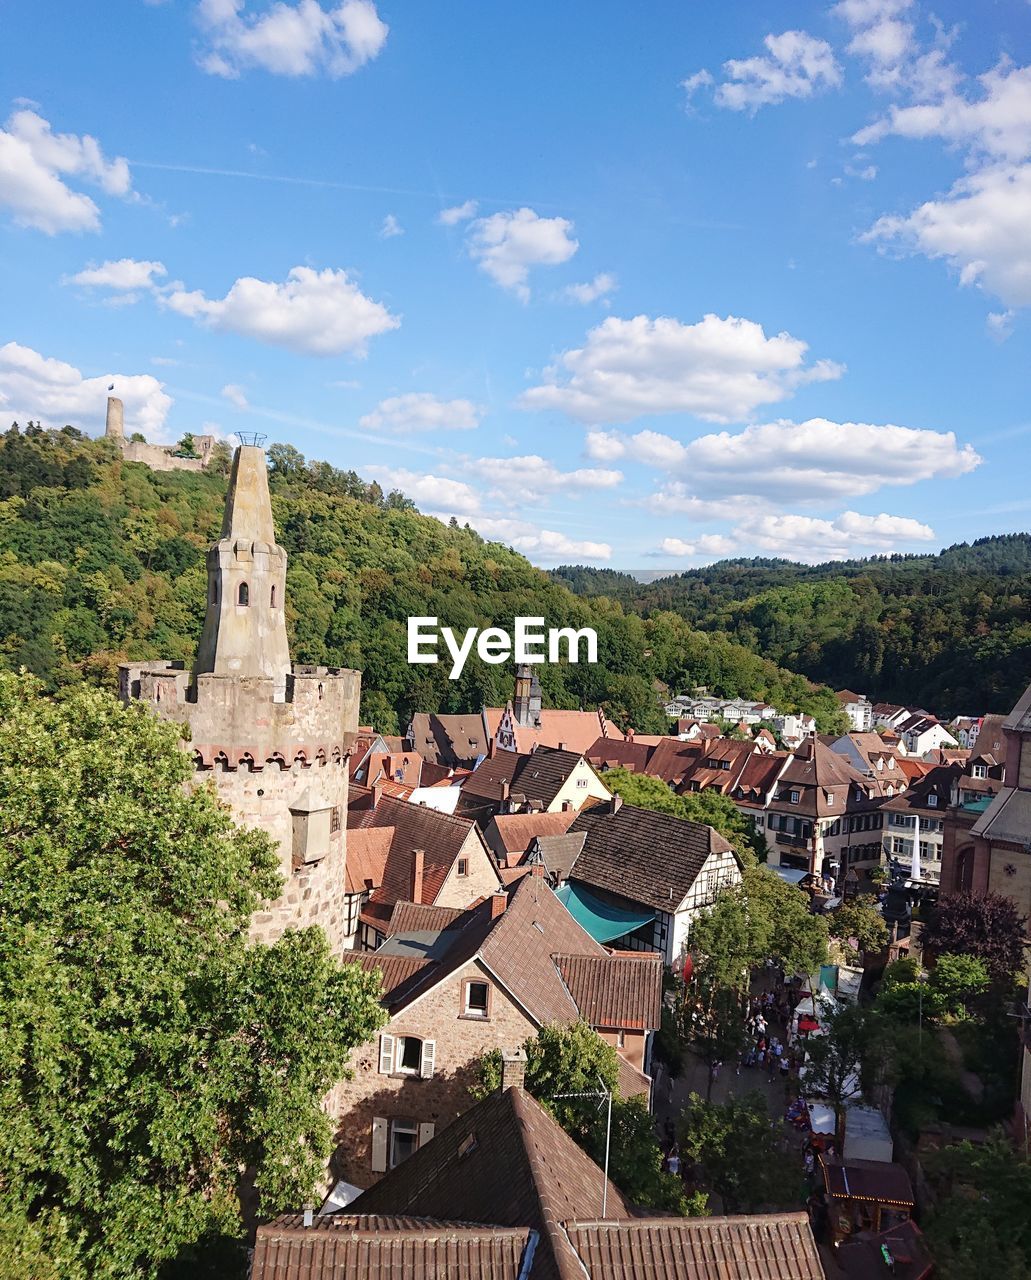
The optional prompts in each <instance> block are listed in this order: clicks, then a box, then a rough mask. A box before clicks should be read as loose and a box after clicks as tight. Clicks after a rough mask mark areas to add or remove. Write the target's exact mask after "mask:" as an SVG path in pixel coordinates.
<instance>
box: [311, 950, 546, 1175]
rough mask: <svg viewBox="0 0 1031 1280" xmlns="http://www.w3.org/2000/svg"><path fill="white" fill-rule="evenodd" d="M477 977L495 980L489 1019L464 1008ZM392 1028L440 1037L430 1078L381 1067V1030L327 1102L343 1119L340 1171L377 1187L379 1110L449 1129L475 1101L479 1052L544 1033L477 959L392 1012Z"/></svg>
mask: <svg viewBox="0 0 1031 1280" xmlns="http://www.w3.org/2000/svg"><path fill="white" fill-rule="evenodd" d="M470 978H473V979H475V980H476V981H478V982H483V981H486V982H488V983H489V985H490V987H491V992H490V1017H489V1020H487V1021H482V1020H475V1019H469V1018H464V1017H462V1016H461V1013H462V1010H463V1009H464V1007H465V1002H464V994H465V983H466V981H468V980H469V979H470ZM384 1030H385V1031H386V1033H387V1034H388V1035H393V1036H404V1035H411V1036H417V1037H419V1038H420V1039H432V1040H434V1041H435V1045H436V1051H435V1064H434V1072H433V1076H432V1078H431V1079H429V1080H421V1079H416V1078H413V1077H411V1076H406V1075H384V1074H381V1073H380V1071H379V1050H380V1037H379V1036H377V1037H376V1038H375V1040H373V1041H371V1042H370V1043H369V1044H367V1045H363V1046H362V1048H361V1049H358V1050H357V1051H356V1052H355V1053H354V1054H353V1055H352V1058H351V1068H352V1070H353V1073H354V1078H353V1079H351V1080H345V1081H343V1082H341V1083H340V1084H338V1085H337V1086H336V1087H335V1088H334V1089H333V1091H332V1093H331V1094H330V1096H329V1099H328V1101H327V1105H328V1108H329V1112H330V1114H331V1115H332V1116H333V1117H334V1119H335V1121H336V1124H337V1134H336V1140H337V1149H336V1152H335V1154H334V1156H333V1160H332V1163H331V1170H332V1176H333V1178H334V1179H339V1178H343V1179H344V1180H345V1181H347V1182H350V1183H352V1184H353V1185H354V1186H357V1187H369V1186H371V1185H372V1184H373V1183H374V1182H376V1181H378V1179H379V1178H380V1177H381V1176H382V1175H381V1174H379V1173H374V1172H373V1170H372V1122H373V1117H374V1116H382V1117H384V1118H385V1119H387V1120H388V1121H390V1120H395V1119H396V1120H410V1121H414V1122H416V1123H419V1124H427V1123H429V1124H433V1125H434V1126H435V1128H436V1130H437V1131H439V1130H440V1129H443V1128H444V1127H445V1126H446V1125H448V1124H450V1123H451V1121H452V1120H454V1119H455V1118H456V1117H457V1116H458V1115H459V1114H460V1113H461V1112H463V1111H465V1110H467V1109H468V1107H470V1106H471V1105H472V1101H473V1100H472V1098H471V1097H470V1094H469V1086H470V1084H471V1083H472V1081H473V1080H474V1079H475V1070H474V1067H475V1063H476V1060H477V1059H478V1058H479V1057H480V1056H481V1055H482V1054H483V1053H486V1052H487V1051H488V1050H490V1049H501V1050H503V1051H511V1050H513V1049H515V1048H517V1047H518V1046H519V1045H521V1044H523V1043H524V1042H525V1041H526V1040H527V1039H528V1038H529V1037H530V1036H532V1035H535V1034H536V1032H537V1025H536V1023H534V1022H532V1021H531V1020H530V1018H529V1017H527V1015H526V1014H525V1013H524V1012H523V1011H522V1010H521V1009H520V1008H519V1007H518V1006H517V1005H516V1004H514V1003H513V1002H512V1001H511V1000H510V999H509V997H508V996H507V995H506V994H505V993H504V991H503V990H502V989H501V988H499V987H498V986H497V985H496V984H494V983H493V982H492V981H491V979H490V977H489V975H488V974H487V971H486V970H485V969H484V968H483V967H482V966H481V965H480V964H479V962H478V961H475V960H473V961H470V963H469V964H468V965H466V966H465V967H464V968H463V969H461V970H457V971H456V972H455V973H453V974H451V975H450V976H449V977H448V978H447V979H446V980H445V981H443V982H441V983H440V984H439V985H438V986H437V987H434V988H433V989H432V990H431V991H429V992H427V993H426V995H424V996H423V997H422V998H421V999H419V1000H417V1001H416V1002H415V1003H414V1004H413V1005H411V1006H410V1007H409V1008H408V1009H405V1010H403V1011H402V1012H401V1013H399V1014H398V1015H397V1016H396V1017H394V1018H392V1019H391V1020H390V1022H389V1024H388V1025H387V1026H386V1027H385V1028H384Z"/></svg>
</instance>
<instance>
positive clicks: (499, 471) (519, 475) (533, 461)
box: [464, 454, 623, 504]
mask: <svg viewBox="0 0 1031 1280" xmlns="http://www.w3.org/2000/svg"><path fill="white" fill-rule="evenodd" d="M464 465H465V468H466V469H467V470H469V471H472V472H473V473H474V474H475V475H478V476H481V477H482V478H483V479H484V480H486V481H487V482H488V483H491V484H496V485H498V486H500V488H499V492H498V496H499V497H501V498H503V499H505V500H507V501H509V502H512V503H515V504H521V503H524V502H527V501H532V500H533V499H534V498H535V497H536V496H540V495H543V494H547V493H557V492H560V491H561V492H574V491H576V490H582V489H612V488H614V487H615V486H616V485H618V484H619V483H620V482H621V481H622V479H623V473H622V472H621V471H610V470H605V469H601V468H597V467H580V468H578V469H576V470H574V471H562V470H561V469H560V468H558V467H556V466H555V464H554V463H553V462H549V461H548V460H547V459H546V458H542V457H540V456H538V455H537V454H525V455H524V456H522V457H518V458H470V459H467V460H466V461H465V463H464Z"/></svg>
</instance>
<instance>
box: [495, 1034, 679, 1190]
mask: <svg viewBox="0 0 1031 1280" xmlns="http://www.w3.org/2000/svg"><path fill="white" fill-rule="evenodd" d="M523 1047H524V1049H525V1051H526V1088H527V1090H528V1091H529V1092H530V1093H531V1094H533V1096H534V1097H535V1098H536V1099H537V1100H538V1101H539V1102H541V1103H543V1105H544V1106H545V1107H547V1109H548V1110H549V1111H550V1112H551V1113H552V1115H553V1116H554V1117H555V1119H556V1120H557V1121H558V1122H559V1124H560V1125H561V1126H562V1128H563V1129H565V1131H566V1132H567V1133H568V1134H569V1135H570V1137H572V1138H574V1139H575V1140H576V1142H577V1143H578V1144H579V1145H580V1146H581V1147H583V1149H584V1150H585V1151H586V1152H587V1154H588V1155H589V1156H590V1157H591V1158H592V1159H593V1160H595V1161H597V1162H598V1163H599V1164H601V1163H602V1162H603V1161H604V1158H605V1128H606V1121H607V1114H606V1112H607V1108H606V1105H605V1103H604V1100H603V1099H601V1098H599V1097H597V1096H591V1097H566V1096H560V1095H568V1094H590V1095H597V1094H598V1093H599V1091H601V1090H608V1091H609V1092H611V1093H612V1094H613V1095H614V1096H613V1099H612V1133H611V1147H610V1153H609V1176H610V1177H611V1179H612V1181H613V1182H614V1183H615V1184H616V1186H617V1187H619V1189H620V1191H622V1192H623V1194H624V1195H626V1196H628V1197H629V1198H630V1199H631V1200H633V1201H634V1202H635V1203H637V1204H640V1205H642V1206H645V1207H647V1208H649V1209H653V1210H668V1211H670V1212H673V1213H681V1214H688V1213H690V1214H694V1215H697V1214H698V1213H699V1212H700V1211H701V1207H700V1205H699V1204H698V1203H696V1202H694V1201H690V1200H689V1199H688V1198H687V1197H686V1196H685V1195H684V1189H683V1184H682V1183H681V1181H680V1179H679V1178H676V1177H674V1176H673V1175H671V1174H668V1173H664V1172H663V1169H662V1153H661V1151H660V1150H659V1145H658V1143H657V1141H656V1138H655V1126H654V1121H653V1119H652V1116H651V1115H650V1113H649V1111H648V1108H647V1107H646V1106H645V1105H644V1103H643V1102H642V1101H641V1099H639V1098H621V1097H619V1095H618V1089H619V1085H618V1079H619V1060H618V1058H617V1056H616V1051H615V1049H613V1047H612V1046H611V1045H609V1044H606V1043H605V1041H604V1040H602V1038H601V1037H600V1036H599V1035H598V1034H597V1033H596V1032H595V1031H593V1030H592V1028H591V1027H590V1026H588V1024H587V1023H586V1022H576V1023H573V1024H572V1025H571V1026H568V1027H563V1026H559V1025H557V1024H552V1025H549V1026H544V1027H541V1029H540V1031H539V1032H538V1033H537V1035H536V1036H533V1037H531V1038H530V1039H529V1040H527V1041H526V1044H525V1045H524V1046H523ZM501 1066H502V1060H501V1052H500V1050H497V1049H495V1050H492V1051H491V1052H489V1053H486V1054H484V1055H483V1057H482V1058H481V1059H480V1061H479V1064H478V1072H477V1075H478V1078H477V1081H476V1084H475V1085H474V1086H473V1089H472V1094H473V1097H475V1098H485V1097H487V1096H488V1095H489V1094H491V1093H495V1092H496V1091H497V1090H498V1089H499V1088H500V1087H501Z"/></svg>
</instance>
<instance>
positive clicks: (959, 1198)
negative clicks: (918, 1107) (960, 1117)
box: [926, 1135, 1031, 1280]
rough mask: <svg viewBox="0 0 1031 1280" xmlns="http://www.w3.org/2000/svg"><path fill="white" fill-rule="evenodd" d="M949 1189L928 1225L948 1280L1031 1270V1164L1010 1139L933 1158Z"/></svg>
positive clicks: (931, 1165)
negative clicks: (1030, 1209)
mask: <svg viewBox="0 0 1031 1280" xmlns="http://www.w3.org/2000/svg"><path fill="white" fill-rule="evenodd" d="M928 1169H929V1172H930V1174H931V1176H932V1178H933V1179H934V1181H935V1182H936V1183H937V1184H938V1185H939V1187H940V1190H941V1192H942V1193H943V1194H942V1196H941V1198H940V1199H939V1201H938V1204H937V1207H936V1209H935V1210H934V1213H933V1214H932V1216H931V1218H930V1221H929V1222H928V1223H927V1227H926V1230H927V1239H928V1243H929V1245H930V1247H931V1249H932V1251H933V1253H934V1258H935V1266H936V1273H937V1274H940V1275H941V1277H942V1280H981V1277H983V1276H991V1277H992V1280H1025V1277H1026V1276H1028V1275H1029V1274H1031V1215H1029V1214H1028V1211H1027V1206H1028V1204H1029V1203H1031V1162H1029V1161H1028V1159H1027V1156H1026V1155H1025V1154H1024V1153H1022V1152H1020V1151H1018V1150H1016V1149H1015V1148H1014V1146H1013V1144H1012V1143H1011V1142H1010V1141H1009V1140H1008V1139H1007V1138H1005V1137H1003V1136H1001V1135H999V1136H994V1137H993V1138H991V1139H990V1140H989V1141H988V1142H986V1143H984V1144H983V1145H981V1146H974V1145H973V1144H972V1143H969V1142H962V1143H958V1144H956V1145H953V1146H949V1147H943V1148H942V1149H941V1150H940V1151H937V1152H934V1153H933V1154H932V1155H931V1156H930V1157H929V1158H928Z"/></svg>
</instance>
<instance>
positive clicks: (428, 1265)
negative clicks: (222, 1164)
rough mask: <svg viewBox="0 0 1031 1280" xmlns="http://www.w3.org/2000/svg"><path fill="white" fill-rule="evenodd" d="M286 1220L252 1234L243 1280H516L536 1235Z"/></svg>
mask: <svg viewBox="0 0 1031 1280" xmlns="http://www.w3.org/2000/svg"><path fill="white" fill-rule="evenodd" d="M303 1224H304V1218H303V1215H302V1214H299V1213H290V1214H284V1215H283V1216H282V1217H281V1218H277V1219H276V1220H275V1222H270V1223H268V1224H267V1225H265V1226H261V1227H259V1228H258V1232H257V1237H256V1239H255V1241H254V1260H253V1262H252V1264H251V1273H250V1276H251V1280H371V1278H372V1277H384V1278H386V1277H393V1276H403V1277H405V1280H443V1278H444V1277H448V1276H456V1277H457V1276H463V1277H470V1278H472V1277H484V1280H486V1278H487V1277H490V1278H491V1280H493V1278H494V1277H496V1278H497V1280H517V1277H518V1276H519V1275H520V1274H521V1270H522V1265H523V1258H524V1255H525V1254H527V1252H528V1246H530V1247H532V1245H533V1244H534V1243H536V1232H534V1231H532V1230H530V1229H528V1228H525V1227H510V1228H505V1227H493V1226H486V1225H485V1226H478V1227H469V1226H464V1225H462V1224H459V1223H451V1222H438V1221H435V1220H433V1219H431V1218H402V1217H394V1216H390V1217H387V1216H380V1215H371V1214H365V1215H362V1216H355V1215H353V1214H346V1215H345V1214H328V1215H327V1216H325V1217H317V1218H316V1219H315V1220H314V1222H313V1223H312V1225H311V1226H310V1227H305V1226H304V1225H303Z"/></svg>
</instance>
